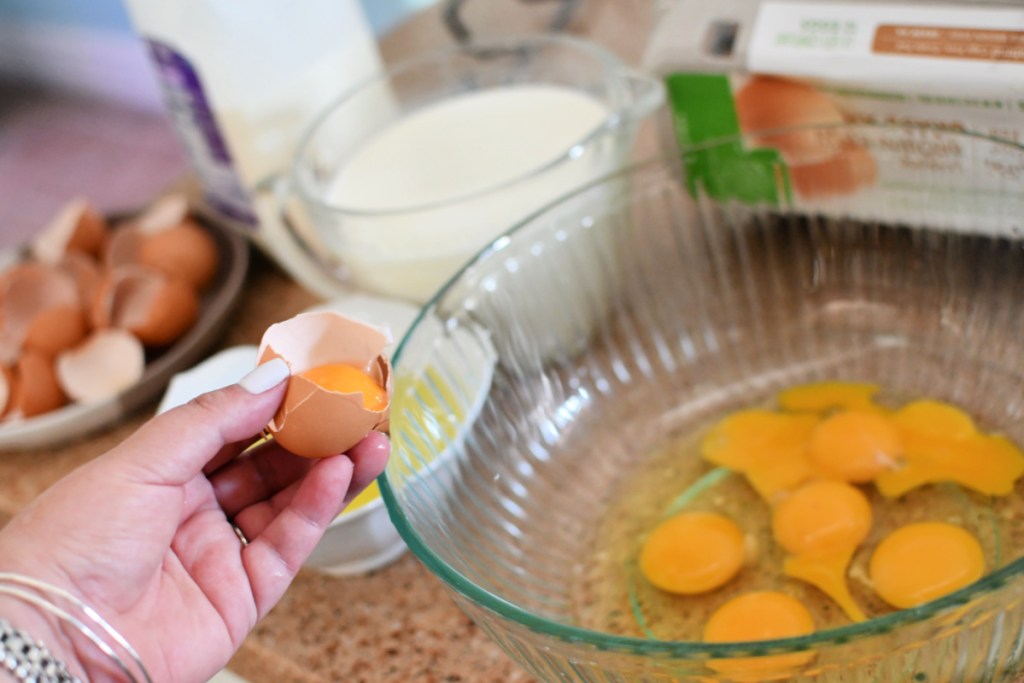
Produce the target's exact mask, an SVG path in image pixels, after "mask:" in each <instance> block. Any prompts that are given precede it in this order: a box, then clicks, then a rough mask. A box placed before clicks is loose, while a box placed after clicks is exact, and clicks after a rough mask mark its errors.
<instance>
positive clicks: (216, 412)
mask: <svg viewBox="0 0 1024 683" xmlns="http://www.w3.org/2000/svg"><path fill="white" fill-rule="evenodd" d="M289 372H290V371H289V368H288V365H287V363H285V362H284V361H283V360H281V359H280V358H275V359H273V360H271V361H268V362H266V363H263V364H262V365H259V366H257V367H256V369H254V370H253V371H252V372H250V373H249V374H248V375H246V376H245V377H244V378H242V379H241V380H240V381H239V382H238V383H237V384H233V385H231V386H228V387H224V388H223V389H218V390H216V391H211V392H209V393H206V394H202V395H201V396H198V397H196V398H194V399H192V400H191V401H189V402H188V403H186V404H184V405H181V406H178V407H177V408H174V409H172V410H169V411H167V412H166V413H163V414H162V415H157V416H156V417H154V418H153V419H151V420H150V421H149V422H147V423H146V424H144V425H143V426H142V427H141V428H140V429H139V430H138V431H136V432H135V433H134V434H132V435H131V436H130V437H129V438H128V439H126V440H125V441H124V442H123V443H122V444H121V445H120V446H118V447H117V448H115V449H114V450H112V451H111V452H110V453H109V457H110V458H111V459H114V460H116V461H117V462H116V464H117V466H118V467H124V468H126V469H129V470H133V469H135V470H139V471H141V472H142V473H143V477H144V478H145V479H146V480H147V481H146V483H152V484H163V485H171V486H176V485H181V484H184V483H186V482H188V481H190V480H191V479H193V478H194V477H196V476H197V475H199V474H200V473H201V472H202V471H203V467H204V466H205V465H206V464H207V463H208V462H209V461H210V460H212V459H214V458H215V457H217V455H218V454H220V453H221V452H222V451H223V450H224V449H226V448H232V447H234V448H236V449H237V450H239V451H240V450H242V448H244V447H245V446H247V445H248V444H249V443H250V442H251V441H252V440H253V439H254V438H255V437H256V436H258V435H259V434H260V433H261V432H262V430H263V428H264V427H265V426H266V425H267V423H268V422H269V421H270V419H271V418H272V417H273V416H274V413H275V411H277V408H278V406H280V404H281V401H282V400H283V399H284V394H285V388H286V386H287V383H286V382H285V381H284V380H285V379H287V378H288V375H289Z"/></svg>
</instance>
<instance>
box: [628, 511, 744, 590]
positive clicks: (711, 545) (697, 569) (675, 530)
mask: <svg viewBox="0 0 1024 683" xmlns="http://www.w3.org/2000/svg"><path fill="white" fill-rule="evenodd" d="M743 554H744V550H743V532H742V531H740V528H739V527H738V526H736V524H735V523H734V522H733V521H732V520H730V519H729V518H728V517H725V516H723V515H719V514H716V513H712V512H687V513H683V514H679V515H676V516H674V517H671V518H669V519H667V520H665V521H664V522H662V523H661V524H659V525H658V526H657V527H655V529H654V531H652V532H651V534H650V536H648V537H647V540H646V541H645V542H644V545H643V548H642V549H641V551H640V571H641V572H642V573H643V575H644V576H645V577H646V578H647V580H648V581H650V582H651V583H652V584H654V585H655V586H657V587H658V588H660V589H662V590H664V591H667V592H669V593H681V594H696V593H705V592H707V591H710V590H713V589H715V588H718V587H719V586H721V585H723V584H724V583H726V582H727V581H729V579H731V578H732V577H733V576H735V575H736V573H737V572H738V571H739V570H740V568H741V567H742V566H743Z"/></svg>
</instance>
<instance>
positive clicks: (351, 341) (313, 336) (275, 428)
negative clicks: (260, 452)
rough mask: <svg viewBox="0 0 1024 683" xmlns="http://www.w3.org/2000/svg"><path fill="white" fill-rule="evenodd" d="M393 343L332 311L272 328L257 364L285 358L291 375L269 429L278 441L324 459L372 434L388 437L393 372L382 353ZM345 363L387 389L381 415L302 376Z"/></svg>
mask: <svg viewBox="0 0 1024 683" xmlns="http://www.w3.org/2000/svg"><path fill="white" fill-rule="evenodd" d="M390 341H391V340H390V338H389V335H387V334H385V333H384V332H382V331H381V330H379V329H377V328H375V327H373V326H370V325H367V324H366V323H362V322H359V321H357V320H352V319H351V318H346V317H345V316H342V315H339V314H337V313H333V312H330V311H321V312H315V313H301V314H299V315H297V316H295V317H294V318H290V319H289V320H286V321H284V322H280V323H277V324H275V325H271V326H270V327H269V328H268V329H267V331H266V332H265V333H264V335H263V339H262V341H261V343H260V348H259V352H258V354H257V358H258V362H259V363H261V364H262V363H266V362H267V361H269V360H272V359H274V358H281V359H282V360H284V361H285V363H287V364H288V367H289V368H290V369H291V374H292V376H291V377H290V378H289V380H288V389H287V392H286V394H285V397H284V401H282V403H281V407H280V408H278V411H277V414H276V415H274V418H273V419H272V420H271V421H270V424H268V425H267V429H268V431H269V432H270V434H271V435H273V437H274V439H275V440H277V442H278V443H280V444H281V445H282V446H283V447H284V448H286V449H288V450H289V451H291V452H292V453H295V454H296V455H300V456H303V457H306V458H323V457H327V456H330V455H336V454H338V453H344V452H346V451H348V450H349V449H350V448H352V447H353V446H355V445H356V444H357V443H359V442H360V441H361V440H362V439H363V438H364V437H365V436H366V435H367V434H369V433H370V431H372V430H377V431H381V432H386V431H387V429H388V419H389V416H390V412H391V396H392V372H391V362H390V361H389V360H388V358H387V357H386V356H385V355H384V354H383V349H384V347H385V346H386V345H387V344H388V343H389V342H390ZM341 363H344V364H349V365H353V366H356V367H358V368H360V369H361V370H363V371H364V372H366V373H367V374H368V375H369V376H370V377H372V378H373V379H374V380H375V381H376V382H377V383H378V384H379V385H380V386H381V387H382V388H384V390H385V391H386V393H387V397H388V403H387V405H386V406H385V407H384V408H383V409H382V410H379V411H374V410H369V409H367V408H366V407H364V405H363V395H362V394H361V393H342V392H337V391H330V390H328V389H324V388H323V387H321V386H320V385H318V384H316V383H314V382H312V381H310V380H308V379H306V378H304V377H300V376H299V375H300V373H303V372H305V371H307V370H310V369H312V368H316V367H320V366H323V365H332V364H341Z"/></svg>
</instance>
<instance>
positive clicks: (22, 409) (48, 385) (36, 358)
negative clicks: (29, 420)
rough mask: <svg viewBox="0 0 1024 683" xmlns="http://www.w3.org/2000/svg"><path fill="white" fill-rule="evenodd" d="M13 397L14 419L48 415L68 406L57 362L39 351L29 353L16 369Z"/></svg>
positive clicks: (23, 357) (26, 352)
mask: <svg viewBox="0 0 1024 683" xmlns="http://www.w3.org/2000/svg"><path fill="white" fill-rule="evenodd" d="M12 389H13V390H12V391H11V398H10V403H11V405H10V411H9V412H10V416H11V417H12V418H26V417H33V416H35V415H41V414H43V413H48V412H50V411H51V410H56V409H57V408H60V407H61V406H63V405H64V404H65V403H67V397H66V396H65V395H64V392H63V391H62V390H61V388H60V385H59V384H58V383H57V375H56V373H55V372H54V369H53V359H52V358H47V357H46V356H44V355H42V354H41V353H37V352H35V351H25V352H23V353H22V354H21V357H20V358H19V359H18V363H17V365H15V366H14V382H13V387H12Z"/></svg>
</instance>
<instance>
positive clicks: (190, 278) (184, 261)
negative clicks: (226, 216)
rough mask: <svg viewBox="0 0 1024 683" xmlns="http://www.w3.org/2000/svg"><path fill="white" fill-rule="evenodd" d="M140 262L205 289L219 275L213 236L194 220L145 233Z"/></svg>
mask: <svg viewBox="0 0 1024 683" xmlns="http://www.w3.org/2000/svg"><path fill="white" fill-rule="evenodd" d="M139 262H140V263H142V264H143V265H147V266H149V267H150V268H154V269H156V270H159V271H160V272H161V273H163V274H164V275H167V276H168V277H171V278H177V279H180V280H184V281H185V282H188V283H189V284H191V285H192V286H193V287H195V288H196V289H197V290H199V291H202V290H203V289H204V288H206V287H207V286H208V285H209V284H210V283H211V282H212V281H213V277H214V276H215V275H216V274H217V266H218V262H219V255H218V252H217V243H216V242H215V241H214V240H213V237H212V236H211V235H210V233H209V232H207V231H206V230H205V229H204V228H202V227H201V226H200V225H199V224H198V223H196V222H194V221H192V220H185V221H183V222H182V223H179V224H178V225H174V226H171V227H168V228H164V229H163V230H159V231H157V232H153V233H144V236H143V239H142V243H141V245H140V248H139Z"/></svg>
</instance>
